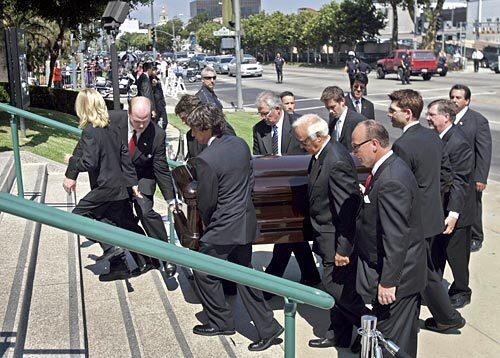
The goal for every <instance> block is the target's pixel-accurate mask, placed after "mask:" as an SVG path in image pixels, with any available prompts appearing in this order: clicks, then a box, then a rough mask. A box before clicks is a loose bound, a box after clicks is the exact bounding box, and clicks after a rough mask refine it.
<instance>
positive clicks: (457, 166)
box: [427, 100, 476, 308]
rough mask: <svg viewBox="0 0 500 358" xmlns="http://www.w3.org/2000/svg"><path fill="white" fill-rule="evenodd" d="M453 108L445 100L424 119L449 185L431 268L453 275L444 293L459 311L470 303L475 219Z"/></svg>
mask: <svg viewBox="0 0 500 358" xmlns="http://www.w3.org/2000/svg"><path fill="white" fill-rule="evenodd" d="M456 110H457V107H456V105H455V104H454V103H453V102H452V101H449V100H436V101H433V102H431V103H430V104H429V106H428V115H427V117H428V118H427V119H428V121H429V122H430V123H432V127H433V128H434V130H435V131H437V132H438V133H439V137H440V138H441V140H442V141H443V143H444V151H445V153H446V154H447V155H448V158H449V160H450V164H451V168H452V173H453V177H452V185H451V188H450V190H449V191H448V192H447V193H445V195H444V198H443V209H444V212H445V215H446V220H445V230H444V231H443V234H442V235H440V236H439V237H437V238H436V239H435V240H434V243H433V250H432V253H433V255H434V256H433V259H434V265H435V266H436V268H437V270H438V272H439V273H440V274H441V276H442V275H443V272H444V268H445V265H446V262H448V264H449V265H450V268H451V272H452V274H453V283H452V284H451V286H450V288H449V289H448V295H449V296H450V299H451V305H452V306H453V307H454V308H462V307H464V306H465V305H468V304H469V303H470V301H471V295H472V291H471V289H470V287H469V260H470V242H471V226H472V224H473V222H474V219H475V213H476V211H475V209H476V201H475V187H474V152H473V150H472V148H471V146H470V145H469V141H468V140H467V137H466V135H465V133H464V132H463V131H462V129H461V128H460V127H459V126H454V125H453V115H454V114H455V113H456Z"/></svg>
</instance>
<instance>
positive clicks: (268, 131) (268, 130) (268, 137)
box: [262, 121, 273, 154]
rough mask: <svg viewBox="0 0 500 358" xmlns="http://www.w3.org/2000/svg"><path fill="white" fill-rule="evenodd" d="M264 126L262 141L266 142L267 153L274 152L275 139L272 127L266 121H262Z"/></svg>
mask: <svg viewBox="0 0 500 358" xmlns="http://www.w3.org/2000/svg"><path fill="white" fill-rule="evenodd" d="M262 124H263V126H262V128H263V129H264V131H263V132H264V133H262V143H264V148H265V149H266V153H268V154H272V153H273V139H272V131H273V129H272V127H271V126H268V125H267V124H266V122H264V121H263V122H262Z"/></svg>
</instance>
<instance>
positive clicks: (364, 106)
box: [361, 97, 368, 114]
mask: <svg viewBox="0 0 500 358" xmlns="http://www.w3.org/2000/svg"><path fill="white" fill-rule="evenodd" d="M367 110H368V103H367V102H366V99H365V98H364V97H361V114H363V113H366V111H367Z"/></svg>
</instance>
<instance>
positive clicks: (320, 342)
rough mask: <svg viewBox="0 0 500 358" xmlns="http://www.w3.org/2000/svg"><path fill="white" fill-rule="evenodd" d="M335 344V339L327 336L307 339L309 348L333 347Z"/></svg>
mask: <svg viewBox="0 0 500 358" xmlns="http://www.w3.org/2000/svg"><path fill="white" fill-rule="evenodd" d="M336 345H337V342H336V340H335V339H329V338H316V339H311V340H310V341H309V347H311V348H329V347H335V346H336Z"/></svg>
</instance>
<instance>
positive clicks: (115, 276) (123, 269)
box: [99, 261, 130, 282]
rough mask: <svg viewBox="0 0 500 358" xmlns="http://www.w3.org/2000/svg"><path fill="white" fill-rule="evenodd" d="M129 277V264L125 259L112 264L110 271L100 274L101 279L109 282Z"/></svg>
mask: <svg viewBox="0 0 500 358" xmlns="http://www.w3.org/2000/svg"><path fill="white" fill-rule="evenodd" d="M129 277H130V271H129V269H128V267H127V265H126V264H125V263H124V262H123V261H119V262H117V263H115V264H112V265H111V267H110V269H109V273H105V274H102V275H99V281H101V282H109V281H116V280H124V279H126V278H129Z"/></svg>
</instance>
